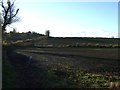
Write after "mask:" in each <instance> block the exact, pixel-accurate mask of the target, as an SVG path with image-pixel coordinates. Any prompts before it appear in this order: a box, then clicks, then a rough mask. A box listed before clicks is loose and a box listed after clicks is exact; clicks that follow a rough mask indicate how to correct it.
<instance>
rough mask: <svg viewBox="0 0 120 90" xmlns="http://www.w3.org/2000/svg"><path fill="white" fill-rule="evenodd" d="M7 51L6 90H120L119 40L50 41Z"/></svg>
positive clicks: (13, 46)
mask: <svg viewBox="0 0 120 90" xmlns="http://www.w3.org/2000/svg"><path fill="white" fill-rule="evenodd" d="M6 47H7V48H6V53H7V54H3V57H4V62H3V67H4V68H3V70H4V72H3V73H4V80H3V87H4V88H6V87H10V85H11V86H12V87H17V88H105V89H106V88H110V89H114V90H116V89H117V90H119V88H120V71H119V69H120V66H119V65H118V64H119V62H120V60H119V58H118V51H119V50H118V49H119V45H118V39H117V38H82V37H81V38H70V37H68V38H63V37H61V38H60V37H59V38H57V37H49V38H42V39H41V38H37V39H31V40H29V41H28V40H26V41H25V40H24V41H22V42H21V41H17V42H14V43H13V44H11V45H7V46H6ZM29 56H32V61H31V62H30V63H29V64H28V61H29ZM10 72H12V73H10Z"/></svg>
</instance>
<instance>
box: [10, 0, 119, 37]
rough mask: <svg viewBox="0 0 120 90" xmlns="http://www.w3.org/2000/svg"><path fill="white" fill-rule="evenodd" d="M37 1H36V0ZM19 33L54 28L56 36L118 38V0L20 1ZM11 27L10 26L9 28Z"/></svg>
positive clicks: (16, 25)
mask: <svg viewBox="0 0 120 90" xmlns="http://www.w3.org/2000/svg"><path fill="white" fill-rule="evenodd" d="M33 1H34V2H33ZM16 7H19V8H20V11H19V13H18V16H19V17H20V18H21V21H20V22H18V23H15V24H12V25H11V27H15V28H16V29H17V31H19V32H27V31H35V32H38V33H41V34H44V33H45V31H46V30H50V35H51V36H55V37H81V36H82V37H112V36H114V37H117V36H118V3H117V2H92V1H91V2H68V1H66V2H54V1H53V2H47V1H46V2H40V1H38V0H36V1H35V0H29V1H28V0H16ZM10 30H11V29H10V28H9V30H8V31H10Z"/></svg>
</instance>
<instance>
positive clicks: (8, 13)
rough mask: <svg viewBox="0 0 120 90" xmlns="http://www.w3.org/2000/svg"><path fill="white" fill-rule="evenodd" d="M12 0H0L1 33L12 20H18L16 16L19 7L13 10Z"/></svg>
mask: <svg viewBox="0 0 120 90" xmlns="http://www.w3.org/2000/svg"><path fill="white" fill-rule="evenodd" d="M14 2H15V1H13V0H7V2H4V1H3V0H1V1H0V5H1V7H2V14H1V17H2V33H3V34H4V32H5V31H6V27H7V26H8V25H10V24H12V23H14V22H17V21H19V18H18V17H17V16H16V15H17V13H18V11H19V8H18V9H16V10H15V5H14Z"/></svg>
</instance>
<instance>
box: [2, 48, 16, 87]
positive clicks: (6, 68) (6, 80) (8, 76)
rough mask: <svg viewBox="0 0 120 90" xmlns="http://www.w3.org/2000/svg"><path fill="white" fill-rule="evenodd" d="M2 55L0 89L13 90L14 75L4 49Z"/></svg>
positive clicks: (14, 83) (14, 85)
mask: <svg viewBox="0 0 120 90" xmlns="http://www.w3.org/2000/svg"><path fill="white" fill-rule="evenodd" d="M2 55H3V56H2V88H3V89H4V88H15V87H16V78H15V77H16V73H15V70H14V67H13V66H12V65H11V63H10V61H9V58H8V55H7V50H6V49H4V50H3V52H2Z"/></svg>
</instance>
